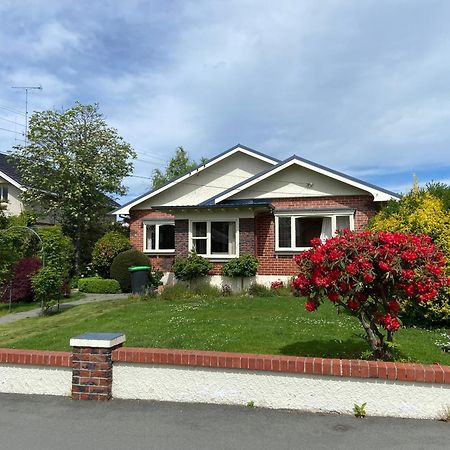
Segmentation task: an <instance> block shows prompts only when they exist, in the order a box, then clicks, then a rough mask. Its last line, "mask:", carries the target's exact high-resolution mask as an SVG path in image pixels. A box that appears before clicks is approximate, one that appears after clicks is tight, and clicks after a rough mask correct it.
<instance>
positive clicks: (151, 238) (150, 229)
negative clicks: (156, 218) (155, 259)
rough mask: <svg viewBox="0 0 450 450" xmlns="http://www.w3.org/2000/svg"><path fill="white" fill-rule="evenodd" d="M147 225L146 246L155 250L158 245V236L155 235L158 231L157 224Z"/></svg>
mask: <svg viewBox="0 0 450 450" xmlns="http://www.w3.org/2000/svg"><path fill="white" fill-rule="evenodd" d="M146 227H147V232H146V233H147V243H146V246H145V248H146V249H147V250H155V249H156V247H155V245H156V237H155V231H156V226H155V225H146Z"/></svg>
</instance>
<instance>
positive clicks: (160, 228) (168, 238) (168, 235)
mask: <svg viewBox="0 0 450 450" xmlns="http://www.w3.org/2000/svg"><path fill="white" fill-rule="evenodd" d="M174 251H175V224H174V222H167V221H165V222H162V221H160V222H159V221H151V222H150V221H148V222H144V252H148V253H171V252H174Z"/></svg>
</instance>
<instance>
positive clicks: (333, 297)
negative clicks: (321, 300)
mask: <svg viewBox="0 0 450 450" xmlns="http://www.w3.org/2000/svg"><path fill="white" fill-rule="evenodd" d="M327 297H328V298H329V299H330V300H331V301H332V302H337V301H338V300H339V298H340V297H339V294H338V293H337V292H328V294H327Z"/></svg>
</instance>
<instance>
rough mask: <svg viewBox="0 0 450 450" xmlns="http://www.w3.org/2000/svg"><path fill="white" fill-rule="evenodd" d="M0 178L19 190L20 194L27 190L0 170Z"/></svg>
mask: <svg viewBox="0 0 450 450" xmlns="http://www.w3.org/2000/svg"><path fill="white" fill-rule="evenodd" d="M0 177H1V178H3V179H4V180H6V181H7V182H8V183H11V184H12V185H13V186H15V187H16V188H17V189H20V190H21V191H22V192H23V191H26V190H27V189H26V188H25V187H24V186H22V185H21V184H20V183H19V182H18V181H16V180H15V179H14V178H11V177H10V176H9V175H6V173H5V172H2V171H1V170H0Z"/></svg>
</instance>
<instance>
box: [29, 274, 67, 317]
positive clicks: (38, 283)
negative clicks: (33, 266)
mask: <svg viewBox="0 0 450 450" xmlns="http://www.w3.org/2000/svg"><path fill="white" fill-rule="evenodd" d="M31 284H32V287H33V292H34V296H35V299H36V300H37V301H39V302H40V303H41V309H42V313H43V314H45V313H46V312H48V310H49V308H50V307H51V306H53V305H54V304H55V303H57V302H59V300H60V299H61V297H62V274H61V272H60V271H59V270H57V269H55V268H53V267H43V268H42V269H40V270H39V271H38V272H37V273H36V274H35V275H34V276H33V278H32V281H31Z"/></svg>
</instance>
